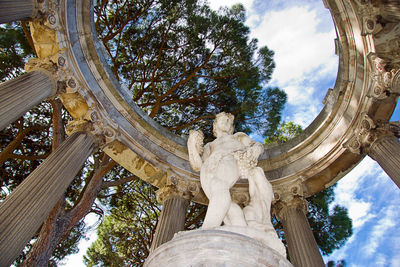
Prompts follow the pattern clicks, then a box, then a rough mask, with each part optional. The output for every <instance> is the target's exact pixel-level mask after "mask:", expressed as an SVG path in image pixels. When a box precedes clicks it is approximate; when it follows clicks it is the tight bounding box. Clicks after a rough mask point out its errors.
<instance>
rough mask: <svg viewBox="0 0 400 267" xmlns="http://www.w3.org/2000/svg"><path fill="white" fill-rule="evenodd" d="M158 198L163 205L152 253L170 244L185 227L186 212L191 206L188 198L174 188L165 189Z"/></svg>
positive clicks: (159, 193)
mask: <svg viewBox="0 0 400 267" xmlns="http://www.w3.org/2000/svg"><path fill="white" fill-rule="evenodd" d="M161 195H162V196H161ZM157 198H158V199H159V200H161V202H162V203H163V207H162V210H161V214H160V219H159V221H158V224H157V228H156V232H155V234H154V239H153V242H152V243H151V248H150V252H152V251H154V250H155V249H156V248H157V247H159V246H160V245H161V244H164V243H165V242H168V241H170V240H171V239H172V237H173V236H174V235H175V234H176V233H178V232H179V231H183V230H184V227H185V219H186V211H187V208H188V206H189V200H188V197H187V196H184V194H183V193H181V192H179V191H178V190H177V189H175V188H173V187H170V186H168V187H164V188H161V189H160V190H159V191H158V192H157Z"/></svg>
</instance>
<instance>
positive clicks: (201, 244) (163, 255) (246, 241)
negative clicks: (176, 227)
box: [144, 230, 293, 267]
mask: <svg viewBox="0 0 400 267" xmlns="http://www.w3.org/2000/svg"><path fill="white" fill-rule="evenodd" d="M144 266H146V267H159V266H163V267H177V266H179V267H205V266H207V267H220V266H224V267H243V266H246V267H267V266H268V267H278V266H280V267H292V266H293V265H292V264H290V262H289V261H288V260H287V259H285V258H284V257H282V256H281V255H280V254H279V253H277V252H275V251H274V250H273V249H271V248H269V247H267V246H266V245H264V244H263V243H261V242H259V241H256V240H254V239H252V238H249V237H247V236H243V235H240V234H236V233H232V232H228V231H221V230H195V231H189V232H180V233H178V234H177V235H176V236H175V237H174V238H173V239H172V240H171V241H169V242H167V243H165V244H163V245H161V246H160V247H158V248H157V249H156V250H155V251H154V252H153V253H151V254H150V256H149V257H148V258H147V260H146V263H145V265H144Z"/></svg>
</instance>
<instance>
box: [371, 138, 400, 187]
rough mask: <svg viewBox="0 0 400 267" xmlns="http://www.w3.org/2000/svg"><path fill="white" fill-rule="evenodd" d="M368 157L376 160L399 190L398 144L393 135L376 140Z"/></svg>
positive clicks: (399, 161) (399, 158)
mask: <svg viewBox="0 0 400 267" xmlns="http://www.w3.org/2000/svg"><path fill="white" fill-rule="evenodd" d="M368 155H369V156H370V157H371V158H373V159H374V160H376V161H377V162H378V164H379V165H380V166H381V167H382V169H383V170H384V171H385V172H386V173H387V174H388V175H389V177H390V178H391V179H392V180H393V182H394V183H395V184H396V185H397V186H398V187H399V188H400V142H399V139H398V138H397V137H395V136H394V135H385V136H382V137H380V138H378V139H377V140H376V141H375V142H374V143H373V144H372V145H371V147H370V149H369V151H368Z"/></svg>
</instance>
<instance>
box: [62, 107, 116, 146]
mask: <svg viewBox="0 0 400 267" xmlns="http://www.w3.org/2000/svg"><path fill="white" fill-rule="evenodd" d="M109 125H110V124H109V123H107V122H106V121H104V120H103V119H102V116H101V115H100V112H99V111H98V110H97V109H96V108H92V109H90V110H89V111H88V112H87V114H86V116H85V118H82V119H76V120H73V121H70V122H69V123H68V125H67V128H66V132H67V134H68V135H71V134H72V133H74V132H87V133H88V134H90V135H92V136H93V138H94V140H95V142H96V143H97V145H98V146H99V147H104V146H106V145H107V144H109V143H111V142H113V141H114V140H115V139H116V137H117V131H116V130H115V129H114V128H112V127H111V126H109Z"/></svg>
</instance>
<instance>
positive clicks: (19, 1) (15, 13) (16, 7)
mask: <svg viewBox="0 0 400 267" xmlns="http://www.w3.org/2000/svg"><path fill="white" fill-rule="evenodd" d="M0 6H1V8H0V23H8V22H13V21H16V20H27V19H32V18H35V17H37V15H38V11H39V6H38V0H0Z"/></svg>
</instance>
